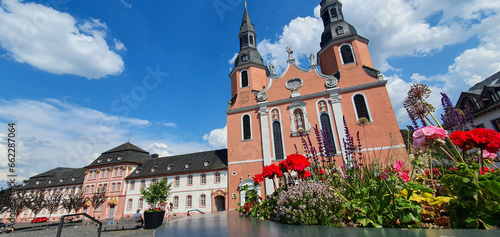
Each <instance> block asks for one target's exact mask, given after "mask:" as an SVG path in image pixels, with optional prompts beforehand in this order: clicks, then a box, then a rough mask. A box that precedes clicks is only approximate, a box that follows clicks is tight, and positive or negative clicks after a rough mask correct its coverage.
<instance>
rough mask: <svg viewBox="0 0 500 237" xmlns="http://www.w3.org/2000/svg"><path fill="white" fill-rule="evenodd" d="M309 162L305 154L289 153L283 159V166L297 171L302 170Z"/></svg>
mask: <svg viewBox="0 0 500 237" xmlns="http://www.w3.org/2000/svg"><path fill="white" fill-rule="evenodd" d="M310 164H311V163H309V161H308V160H307V158H306V157H305V156H303V155H299V154H291V155H289V156H287V157H286V160H285V161H284V166H285V167H286V168H287V169H288V170H295V171H297V172H303V171H304V169H305V168H307V167H308V166H309V165H310Z"/></svg>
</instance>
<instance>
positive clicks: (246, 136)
mask: <svg viewBox="0 0 500 237" xmlns="http://www.w3.org/2000/svg"><path fill="white" fill-rule="evenodd" d="M242 120H243V121H242V126H243V140H250V139H252V129H251V126H250V115H248V114H245V115H243V118H242Z"/></svg>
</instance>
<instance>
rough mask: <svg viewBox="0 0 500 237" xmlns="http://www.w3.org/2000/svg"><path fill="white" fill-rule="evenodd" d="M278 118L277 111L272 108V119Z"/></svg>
mask: <svg viewBox="0 0 500 237" xmlns="http://www.w3.org/2000/svg"><path fill="white" fill-rule="evenodd" d="M274 119H278V112H277V111H276V110H273V120H274Z"/></svg>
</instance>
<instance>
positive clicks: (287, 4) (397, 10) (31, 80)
mask: <svg viewBox="0 0 500 237" xmlns="http://www.w3.org/2000/svg"><path fill="white" fill-rule="evenodd" d="M319 2H320V1H319V0H318V1H303V0H285V1H261V0H259V1H257V0H255V1H252V0H251V1H249V3H248V9H249V13H250V16H251V18H252V21H253V23H254V24H255V29H256V31H257V34H258V37H257V42H258V49H259V51H260V53H261V55H262V56H263V58H264V59H265V61H266V64H268V63H269V62H273V63H274V64H275V65H276V69H277V70H278V71H280V70H282V69H283V67H284V65H285V64H286V51H285V47H286V46H288V45H291V46H292V48H293V49H294V52H295V57H296V58H298V59H299V61H300V62H301V63H302V65H307V58H306V57H307V55H308V54H309V53H311V52H314V53H316V52H317V51H318V50H319V41H320V35H321V32H322V30H323V27H322V24H321V20H320V19H319V17H318V16H319V14H318V13H319V7H318V6H319ZM342 3H343V6H344V9H343V10H344V15H345V18H346V20H347V21H348V22H349V23H351V24H352V25H354V26H355V27H356V29H357V30H358V33H359V34H360V35H362V36H364V37H366V38H368V39H369V40H370V44H369V49H370V52H371V55H372V59H373V61H374V66H375V67H376V68H378V69H380V70H381V71H382V73H383V75H384V76H385V78H386V79H387V80H388V81H389V82H388V87H387V88H388V91H389V93H390V96H391V100H392V102H393V106H394V108H395V110H396V114H397V117H398V121H399V123H400V127H404V126H405V124H406V123H408V120H407V118H406V116H405V112H404V110H402V106H401V102H402V101H403V99H404V97H405V95H406V92H407V91H408V89H409V87H410V85H411V84H412V83H416V82H422V83H426V84H429V85H430V86H431V88H432V90H433V91H434V95H433V96H432V97H431V102H433V103H434V104H435V105H437V103H439V96H438V92H446V93H448V95H449V96H450V97H451V98H452V100H453V101H456V100H457V99H458V97H459V95H460V92H461V91H464V90H467V89H468V88H469V87H470V86H472V85H474V84H475V83H477V82H479V81H480V80H481V79H484V78H486V77H488V76H490V75H492V74H493V73H495V72H497V71H499V70H500V42H498V40H497V39H498V38H500V26H499V24H498V22H500V16H498V12H500V2H496V1H489V0H467V1H465V0H458V1H456V0H453V1H452V0H443V1H438V2H436V1H432V0H413V1H403V0H344V1H342ZM243 10H244V1H242V0H210V1H195V2H193V1H158V0H151V1H138V0H108V1H95V0H87V1H76V0H46V1H28V0H26V1H18V0H0V90H1V92H0V154H7V151H6V139H7V138H6V131H7V123H8V122H15V123H16V125H17V129H18V132H17V134H16V135H17V146H18V154H17V158H18V160H17V163H16V165H17V166H18V169H17V171H18V173H17V174H18V175H19V177H18V179H19V181H20V180H22V179H24V178H27V177H29V176H31V175H34V174H37V173H40V172H43V171H46V170H48V169H51V168H55V167H82V166H85V165H87V164H88V163H90V161H91V160H93V159H95V158H96V157H97V156H98V155H99V154H100V153H102V152H104V151H106V150H108V149H111V148H113V147H115V146H117V145H119V144H121V143H124V142H126V141H128V139H129V134H130V133H131V139H130V141H131V142H132V143H134V144H136V145H139V146H140V147H142V148H143V149H145V150H148V151H150V152H151V153H159V154H160V155H172V154H182V153H190V152H196V151H201V150H208V149H215V148H222V147H225V144H226V135H225V133H226V130H225V126H226V114H225V111H226V107H227V101H228V100H229V99H230V97H231V95H230V80H229V77H228V74H229V72H230V70H231V68H232V66H233V64H232V61H233V60H234V56H235V53H237V52H238V49H239V46H238V37H237V35H238V32H239V27H240V24H241V18H242V15H243ZM437 107H439V106H437ZM0 157H4V156H3V155H0ZM6 174H7V162H6V159H4V158H1V159H0V186H1V187H4V186H5V180H6Z"/></svg>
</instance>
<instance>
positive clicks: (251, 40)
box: [249, 35, 254, 46]
mask: <svg viewBox="0 0 500 237" xmlns="http://www.w3.org/2000/svg"><path fill="white" fill-rule="evenodd" d="M249 37H250V46H254V44H253V40H254V39H253V35H249Z"/></svg>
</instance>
